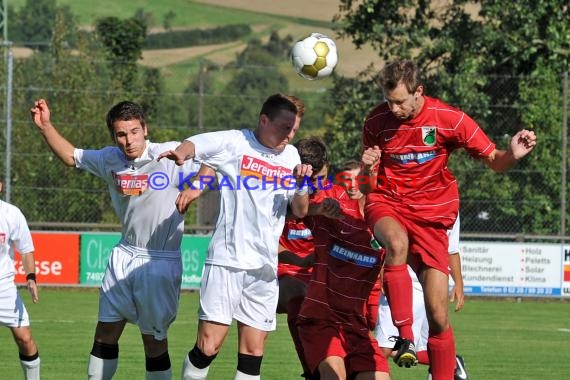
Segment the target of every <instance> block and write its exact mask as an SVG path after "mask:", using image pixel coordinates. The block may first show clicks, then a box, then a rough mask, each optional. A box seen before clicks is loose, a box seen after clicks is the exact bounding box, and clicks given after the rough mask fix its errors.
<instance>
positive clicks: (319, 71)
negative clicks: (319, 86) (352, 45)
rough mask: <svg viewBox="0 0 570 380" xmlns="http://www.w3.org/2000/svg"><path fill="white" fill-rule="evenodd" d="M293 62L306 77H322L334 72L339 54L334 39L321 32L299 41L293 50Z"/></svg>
mask: <svg viewBox="0 0 570 380" xmlns="http://www.w3.org/2000/svg"><path fill="white" fill-rule="evenodd" d="M291 62H292V63H293V67H294V68H295V71H297V74H299V75H300V76H302V77H303V78H305V79H309V80H313V79H321V78H324V77H327V76H329V75H331V74H332V72H333V70H334V68H335V66H336V64H337V62H338V54H337V51H336V45H335V43H334V41H333V40H332V39H331V38H329V37H327V36H325V35H324V34H321V33H312V34H311V35H310V36H308V37H306V38H304V39H302V40H300V41H297V42H296V43H295V45H294V46H293V49H292V50H291Z"/></svg>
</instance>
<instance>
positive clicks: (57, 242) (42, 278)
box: [14, 232, 79, 285]
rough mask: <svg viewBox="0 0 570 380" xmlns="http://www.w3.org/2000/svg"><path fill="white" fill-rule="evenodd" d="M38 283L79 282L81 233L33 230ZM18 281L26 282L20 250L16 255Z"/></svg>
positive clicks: (75, 283) (20, 282)
mask: <svg viewBox="0 0 570 380" xmlns="http://www.w3.org/2000/svg"><path fill="white" fill-rule="evenodd" d="M32 239H33V241H34V247H35V251H34V259H35V260H36V274H37V278H38V284H40V285H43V284H73V285H77V284H78V283H79V234H77V233H41V232H32ZM14 259H15V263H14V264H15V266H16V283H18V284H23V283H25V282H26V276H25V275H26V274H25V272H24V267H23V266H22V259H21V257H20V254H19V252H16V255H15V257H14Z"/></svg>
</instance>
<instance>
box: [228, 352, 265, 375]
mask: <svg viewBox="0 0 570 380" xmlns="http://www.w3.org/2000/svg"><path fill="white" fill-rule="evenodd" d="M262 360H263V356H254V355H247V354H242V353H238V364H237V370H236V376H235V378H234V380H259V379H261V376H260V373H261V361H262Z"/></svg>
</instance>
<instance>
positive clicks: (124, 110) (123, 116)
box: [107, 100, 146, 140]
mask: <svg viewBox="0 0 570 380" xmlns="http://www.w3.org/2000/svg"><path fill="white" fill-rule="evenodd" d="M128 120H138V121H140V123H141V125H142V126H143V127H146V123H145V120H144V109H143V107H142V106H141V105H140V104H137V103H134V102H130V101H128V100H124V101H122V102H119V103H117V104H115V105H114V106H113V107H112V108H111V109H110V110H109V112H107V128H109V132H110V133H111V137H112V138H113V140H114V139H115V128H114V127H113V123H115V122H116V121H128Z"/></svg>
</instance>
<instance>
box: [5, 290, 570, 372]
mask: <svg viewBox="0 0 570 380" xmlns="http://www.w3.org/2000/svg"><path fill="white" fill-rule="evenodd" d="M20 294H22V297H23V298H24V302H25V304H26V306H27V308H28V311H29V313H30V315H31V318H32V331H33V334H34V336H35V338H36V340H37V342H38V345H39V350H40V355H41V360H42V370H41V371H42V379H44V380H75V379H78V378H85V373H86V363H87V358H88V355H89V351H90V349H91V345H92V340H93V332H94V328H95V324H96V315H97V297H98V293H97V291H96V290H95V289H77V288H75V289H74V288H65V289H55V288H41V289H40V303H39V304H36V305H34V304H32V303H31V301H30V297H29V295H28V294H27V292H25V291H24V290H23V289H21V290H20ZM197 301H198V295H197V293H195V292H185V293H183V295H182V297H181V300H180V312H179V316H178V319H177V320H176V322H175V323H174V324H173V326H172V327H171V330H170V334H169V348H170V355H171V361H172V366H173V378H175V379H176V378H179V376H180V369H181V363H182V358H183V357H184V355H185V354H186V352H187V351H188V350H189V349H190V348H192V346H193V344H194V339H195V334H196V318H197V316H196V310H197ZM568 315H570V303H569V302H562V301H558V300H545V301H533V300H523V301H522V302H520V303H517V302H514V301H512V300H485V299H480V298H479V299H478V298H470V299H468V300H467V302H466V305H465V308H464V310H463V311H461V312H460V313H453V312H452V313H451V318H452V323H453V325H454V329H455V336H456V339H457V347H458V352H459V353H461V354H462V355H463V356H464V357H465V361H466V365H467V369H468V371H469V376H470V379H474V380H477V379H479V380H521V379H524V380H545V379H568V378H570V361H568V360H567V353H568V352H570V319H569V318H568ZM236 335H237V334H236V331H235V329H232V330H231V331H230V335H229V337H228V339H227V341H226V342H225V344H224V346H223V348H222V351H221V353H220V355H219V356H218V358H217V359H216V360H215V362H214V364H213V365H212V368H211V370H210V377H209V378H210V379H216V380H217V379H233V375H234V372H235V366H236V355H237V354H236V353H237V348H236ZM0 341H1V342H2V344H0V357H2V363H3V365H2V371H1V372H0V379H18V378H21V377H22V370H21V368H20V365H19V361H18V354H17V350H16V346H15V344H13V343H12V337H11V335H10V332H9V330H8V329H6V328H4V329H1V330H0ZM299 374H300V366H299V364H298V362H297V357H296V354H295V351H294V349H293V343H292V342H291V339H290V337H289V333H288V330H287V324H286V320H285V318H284V317H283V315H279V318H278V325H277V331H275V332H274V333H272V334H271V335H270V337H269V339H268V343H267V347H266V352H265V355H264V359H263V365H262V377H263V378H264V379H270V380H281V379H283V380H289V379H298V378H300V377H299ZM144 376H145V375H144V354H143V350H142V344H141V341H140V336H139V334H138V330H137V329H136V327H134V326H133V325H128V326H127V328H126V330H125V332H124V334H123V337H122V338H121V341H120V360H119V368H118V371H117V374H116V376H115V379H117V380H122V379H124V380H127V379H142V378H144ZM425 378H426V367H424V366H418V367H416V368H410V369H404V368H397V367H394V366H392V379H395V380H397V379H408V380H424V379H425Z"/></svg>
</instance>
